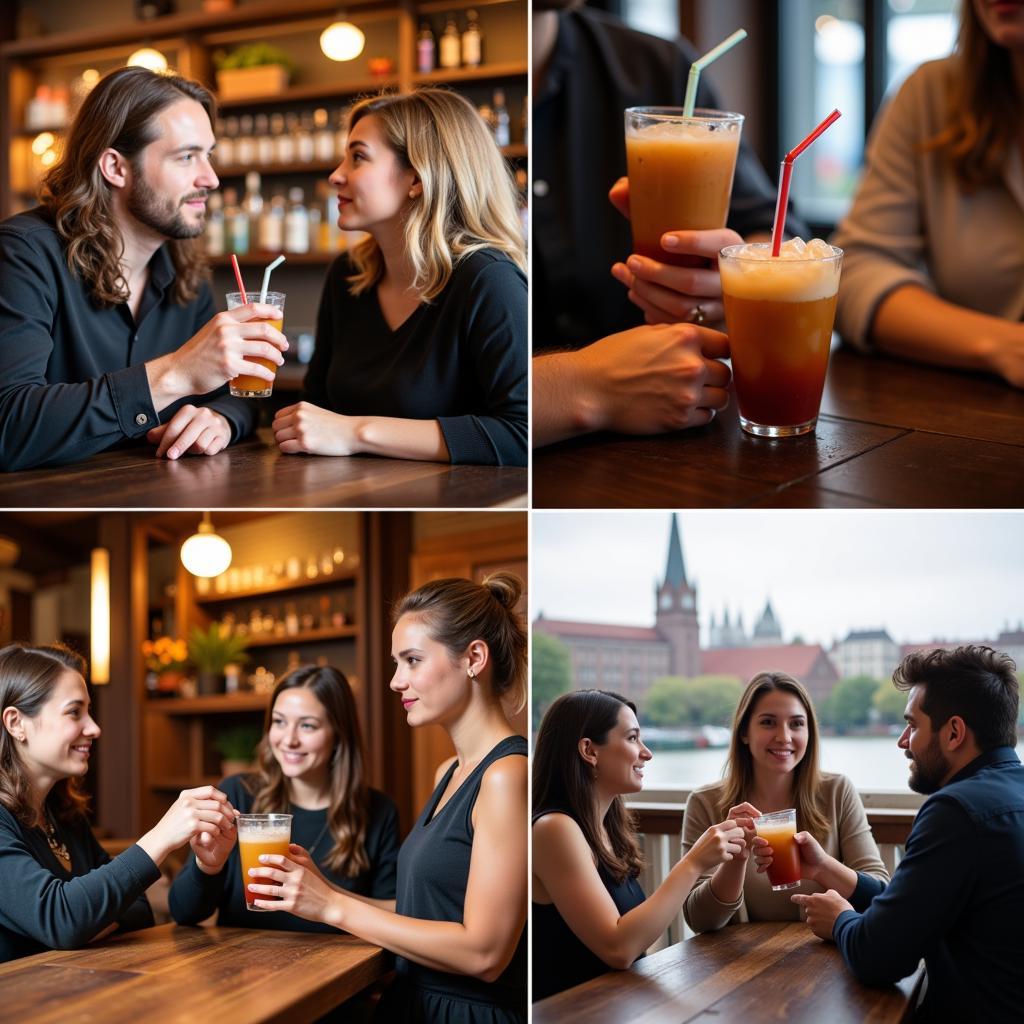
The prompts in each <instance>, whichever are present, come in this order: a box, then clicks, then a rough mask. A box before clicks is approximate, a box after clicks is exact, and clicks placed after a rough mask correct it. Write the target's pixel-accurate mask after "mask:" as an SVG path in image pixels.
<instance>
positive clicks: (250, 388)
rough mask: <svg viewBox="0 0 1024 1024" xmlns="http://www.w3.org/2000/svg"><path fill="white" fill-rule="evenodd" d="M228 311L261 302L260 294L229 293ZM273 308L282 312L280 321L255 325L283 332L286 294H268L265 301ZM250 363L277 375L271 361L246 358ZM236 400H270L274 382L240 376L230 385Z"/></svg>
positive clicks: (251, 357) (245, 375)
mask: <svg viewBox="0 0 1024 1024" xmlns="http://www.w3.org/2000/svg"><path fill="white" fill-rule="evenodd" d="M227 300H228V309H237V308H238V307H239V306H244V305H245V304H246V303H247V302H259V301H260V293H259V292H246V293H245V296H244V297H243V296H242V293H241V292H228V294H227ZM263 301H264V302H265V303H268V304H269V305H271V306H277V308H278V309H279V310H281V319H280V320H257V321H254V322H255V323H267V324H270V325H271V327H276V328H277V329H278V330H279V331H280V330H283V329H284V328H283V324H284V292H267V297H266V298H265V299H264V300H263ZM246 359H247V360H248V361H249V362H253V363H259V364H260V366H265V367H266V368H267V369H268V370H272V371H273V372H274V374H275V376H276V374H277V363H274V362H271V361H270V360H269V359H263V358H262V357H260V356H246ZM228 386H229V388H230V391H231V394H233V395H234V396H235V397H236V398H269V397H270V396H271V394H273V391H274V382H273V381H269V380H264V379H263V378H262V377H253V376H250V375H249V374H247V373H242V374H239V375H238V376H237V377H235V379H234V380H232V381H231V382H230V384H229V385H228Z"/></svg>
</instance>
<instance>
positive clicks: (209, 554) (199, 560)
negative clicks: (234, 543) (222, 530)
mask: <svg viewBox="0 0 1024 1024" xmlns="http://www.w3.org/2000/svg"><path fill="white" fill-rule="evenodd" d="M181 564H182V565H184V566H185V568H186V569H188V571H189V572H190V573H192V575H193V576H219V575H220V574H221V573H222V572H224V570H225V569H227V567H228V566H229V565H230V564H231V545H230V544H229V543H228V542H227V541H226V540H225V539H224V538H223V537H221V536H219V535H218V534H217V533H216V532H215V531H214V529H213V523H212V522H210V513H209V512H204V513H203V521H202V522H201V523H200V524H199V529H198V532H196V533H193V534H192V536H191V537H189V538H188V540H186V541H185V543H184V544H182V545H181Z"/></svg>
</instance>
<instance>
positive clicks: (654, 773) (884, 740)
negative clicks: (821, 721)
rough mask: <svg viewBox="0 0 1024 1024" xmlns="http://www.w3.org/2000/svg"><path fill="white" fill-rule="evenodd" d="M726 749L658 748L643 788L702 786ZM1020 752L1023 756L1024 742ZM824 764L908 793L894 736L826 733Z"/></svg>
mask: <svg viewBox="0 0 1024 1024" xmlns="http://www.w3.org/2000/svg"><path fill="white" fill-rule="evenodd" d="M726 753H727V751H725V750H655V751H654V758H653V760H652V761H651V763H650V764H649V765H648V767H647V770H646V771H645V772H644V788H646V789H652V788H658V787H661V786H702V785H704V784H706V783H709V782H715V781H716V780H718V779H720V778H721V777H722V768H723V767H724V766H725V757H726ZM1017 753H1018V754H1019V755H1020V756H1021V758H1022V759H1024V742H1022V743H1018V745H1017ZM821 766H822V768H823V769H824V770H825V771H827V772H840V773H841V774H843V775H846V776H848V777H849V778H850V779H851V780H852V781H853V784H854V785H855V786H856V787H857V788H858V789H893V790H902V791H903V792H909V788H908V787H907V767H908V765H907V759H906V755H905V754H904V753H903V751H902V750H900V749H899V747H897V746H896V737H895V736H892V737H889V736H824V737H822V741H821Z"/></svg>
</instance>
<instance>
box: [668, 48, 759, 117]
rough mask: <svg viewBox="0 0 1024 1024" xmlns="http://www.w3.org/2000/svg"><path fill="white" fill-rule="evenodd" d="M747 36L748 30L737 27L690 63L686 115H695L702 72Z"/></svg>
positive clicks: (685, 105) (684, 103) (684, 106)
mask: <svg viewBox="0 0 1024 1024" xmlns="http://www.w3.org/2000/svg"><path fill="white" fill-rule="evenodd" d="M746 38H747V30H746V29H743V28H738V29H736V31H735V32H733V34H732V35H731V36H729V38H728V39H723V40H722V41H721V42H720V43H719V44H718V45H717V46H716V47H715V48H714V49H713V50H709V51H708V52H707V53H705V54H704V56H703V57H699V58H698V59H697V60H695V61H694V62H693V64H691V65H690V73H689V75H688V76H687V79H686V98H685V99H684V100H683V114H684V115H685V116H686V117H693V108H694V105H695V102H696V99H697V83H698V81H700V73H701V72H702V71H703V70H704V68H706V67H707V66H708V65H709V64H711V63H712V62H713V61H716V60H718V58H719V57H721V56H722V54H723V53H727V52H728V51H729V50H731V49H732V48H733V47H734V46H735V45H736V44H737V43H739V42H742V41H743V40H744V39H746Z"/></svg>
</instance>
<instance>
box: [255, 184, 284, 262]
mask: <svg viewBox="0 0 1024 1024" xmlns="http://www.w3.org/2000/svg"><path fill="white" fill-rule="evenodd" d="M284 218H285V202H284V193H282V192H281V191H280V189H278V190H275V192H274V194H273V196H271V199H270V203H269V204H268V205H267V207H266V209H265V210H264V211H263V216H262V217H261V218H260V233H259V247H260V249H262V250H263V251H264V252H280V251H281V250H282V249H283V248H284Z"/></svg>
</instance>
